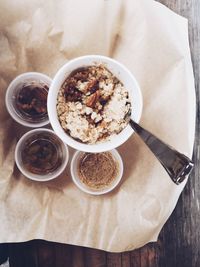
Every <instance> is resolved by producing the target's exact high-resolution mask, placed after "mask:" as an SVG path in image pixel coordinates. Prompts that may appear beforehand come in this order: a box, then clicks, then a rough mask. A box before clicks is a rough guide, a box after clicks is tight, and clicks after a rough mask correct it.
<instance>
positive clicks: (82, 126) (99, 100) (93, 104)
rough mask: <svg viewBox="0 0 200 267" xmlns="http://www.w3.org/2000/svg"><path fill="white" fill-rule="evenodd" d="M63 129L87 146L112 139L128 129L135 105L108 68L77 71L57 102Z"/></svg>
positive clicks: (61, 90) (65, 83) (69, 79)
mask: <svg viewBox="0 0 200 267" xmlns="http://www.w3.org/2000/svg"><path fill="white" fill-rule="evenodd" d="M57 113H58V118H59V121H60V124H61V126H62V128H63V129H64V130H65V131H66V132H67V133H68V134H69V135H70V136H71V137H73V138H75V139H76V140H78V141H81V142H83V143H88V144H95V143H99V142H103V141H107V140H109V139H110V138H111V137H112V136H114V135H116V134H118V133H120V132H121V131H122V130H123V129H124V128H125V127H126V126H127V119H126V118H127V116H130V114H131V104H130V99H129V94H128V91H127V89H126V88H125V87H124V86H123V84H122V83H121V82H120V81H119V80H118V79H117V78H116V77H115V76H114V75H113V74H112V73H111V72H110V71H109V70H108V69H107V68H106V67H105V66H104V65H97V66H89V67H83V68H79V69H76V70H75V71H73V72H72V73H71V74H70V75H69V76H68V77H67V79H66V80H65V82H64V83H63V85H62V87H61V89H60V91H59V93H58V100H57Z"/></svg>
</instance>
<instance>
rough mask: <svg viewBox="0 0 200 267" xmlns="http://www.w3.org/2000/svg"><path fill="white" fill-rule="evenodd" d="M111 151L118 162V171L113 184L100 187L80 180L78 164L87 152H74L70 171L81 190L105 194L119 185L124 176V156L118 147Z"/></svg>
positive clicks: (92, 193)
mask: <svg viewBox="0 0 200 267" xmlns="http://www.w3.org/2000/svg"><path fill="white" fill-rule="evenodd" d="M109 152H110V153H111V154H112V157H113V158H114V160H115V161H116V162H117V163H118V173H117V176H116V177H115V179H114V181H113V182H112V183H111V184H109V185H108V186H106V187H104V188H100V189H94V188H90V187H88V186H87V185H85V184H84V183H83V182H82V181H81V180H80V178H79V174H78V164H79V162H80V159H81V157H82V156H83V154H85V152H82V151H76V152H75V153H74V155H73V157H72V161H71V168H70V171H71V177H72V180H73V182H74V183H75V185H76V186H77V187H78V188H79V189H80V190H82V191H83V192H85V193H88V194H91V195H103V194H106V193H109V192H110V191H112V190H113V189H114V188H116V187H117V185H118V184H119V183H120V181H121V179H122V176H123V169H124V168H123V161H122V158H121V156H120V154H119V152H118V151H117V150H116V149H113V150H110V151H109Z"/></svg>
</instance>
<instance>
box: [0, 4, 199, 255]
mask: <svg viewBox="0 0 200 267" xmlns="http://www.w3.org/2000/svg"><path fill="white" fill-rule="evenodd" d="M0 17H1V24H0V105H1V109H0V122H1V125H0V137H1V138H0V218H1V219H0V233H1V234H0V242H21V241H27V240H30V239H46V240H50V241H56V242H61V243H68V244H75V245H81V246H86V247H93V248H98V249H103V250H106V251H113V252H119V251H127V250H132V249H134V248H138V247H140V246H143V245H144V244H145V243H148V242H150V241H156V240H157V236H158V234H159V232H160V230H161V228H162V227H163V225H164V223H165V222H166V220H167V219H168V217H169V216H170V214H171V212H172V211H173V209H174V207H175V205H176V202H177V200H178V197H179V195H180V193H181V191H182V189H183V188H184V185H185V183H184V184H182V185H179V186H177V185H175V184H173V182H172V181H171V180H170V179H169V177H168V175H167V173H166V172H165V170H164V169H163V167H162V166H161V165H160V164H159V163H158V161H157V160H156V159H155V157H154V156H153V155H152V154H151V152H150V151H149V150H148V148H147V147H146V146H145V145H144V144H143V143H142V141H140V139H139V138H138V137H137V136H136V134H133V136H132V137H131V138H130V139H129V140H128V141H127V142H126V143H125V144H124V145H122V146H121V147H120V148H119V152H120V154H121V155H122V158H123V161H124V169H125V171H124V176H123V180H122V182H121V184H120V186H119V187H118V188H117V189H116V190H114V191H113V192H112V193H110V194H107V195H104V196H90V195H87V194H85V193H83V192H81V191H80V190H79V189H78V188H77V187H76V186H75V185H74V184H73V182H72V180H71V178H70V174H69V166H70V163H69V164H68V168H67V170H66V171H65V172H64V174H63V175H62V176H61V177H59V178H57V179H55V180H53V181H50V182H45V183H39V182H34V181H30V180H28V179H27V178H25V177H23V175H21V174H20V172H19V171H18V169H17V168H16V166H15V162H14V150H15V145H16V142H17V140H18V139H19V138H20V136H21V135H22V134H23V133H24V132H26V131H28V130H29V129H28V128H23V127H21V126H20V125H18V124H17V123H15V122H14V121H13V120H12V119H11V117H10V116H9V114H8V112H7V111H6V108H5V102H4V98H5V92H6V89H7V86H8V84H9V83H10V82H11V80H12V79H14V78H15V77H16V76H17V75H18V74H20V73H23V72H27V71H38V72H42V73H45V74H47V75H50V76H51V77H53V76H54V75H55V73H56V71H57V70H58V69H59V68H60V67H61V66H62V65H63V64H64V63H66V62H67V61H68V60H70V59H72V58H74V57H77V56H81V55H87V54H101V55H106V56H110V57H113V58H115V59H117V60H119V61H120V62H122V63H123V64H125V65H126V66H127V67H128V68H129V69H130V70H131V72H132V73H133V74H134V75H135V77H136V79H137V80H138V82H139V84H140V87H141V90H142V93H143V100H144V108H143V114H142V119H141V124H142V125H143V126H144V127H145V128H147V129H149V130H150V131H152V132H153V133H155V134H156V135H157V136H159V137H160V138H161V139H163V140H164V141H165V142H166V143H169V144H170V145H172V146H174V147H175V148H176V149H177V150H179V151H181V152H183V153H186V154H187V155H188V156H191V155H192V150H193V141H194V128H195V90H194V80H193V71H192V64H191V58H190V49H189V42H188V28H187V20H186V19H185V18H182V17H180V16H178V15H176V14H175V13H173V12H172V11H170V10H169V9H167V8H166V7H164V6H162V5H161V4H159V3H157V2H155V1H153V0H140V1H138V0H126V1H123V0H121V1H120V0H117V1H116V0H107V1H106V0H84V1H82V0H75V1H74V0H73V1H71V0H65V1H61V0H60V1H55V0H51V1H45V0H32V1H24V0H16V1H12V0H2V1H1V2H0ZM72 153H73V150H71V154H72Z"/></svg>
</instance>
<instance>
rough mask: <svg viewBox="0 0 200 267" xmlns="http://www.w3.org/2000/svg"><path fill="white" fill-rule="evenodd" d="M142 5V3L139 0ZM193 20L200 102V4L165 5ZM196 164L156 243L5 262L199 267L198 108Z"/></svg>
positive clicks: (11, 251) (170, 0)
mask: <svg viewBox="0 0 200 267" xmlns="http://www.w3.org/2000/svg"><path fill="white" fill-rule="evenodd" d="M138 1H139V0H138ZM160 2H161V3H163V4H165V5H167V6H168V7H169V8H171V9H172V10H174V11H175V12H177V13H179V14H181V15H183V16H185V17H187V18H188V19H189V31H190V45H191V52H192V60H193V66H194V72H195V78H196V93H197V103H199V102H200V95H199V91H200V90H199V85H200V0H160ZM197 112H198V113H197V114H198V116H197V126H196V141H195V149H194V160H195V162H196V168H195V170H194V171H193V173H192V175H191V177H190V179H189V182H188V183H187V185H186V188H185V189H184V192H183V193H182V195H181V197H180V199H179V202H178V205H177V206H176V209H175V210H174V212H173V214H172V216H171V217H170V219H169V220H168V222H167V223H166V225H165V226H164V228H163V230H162V232H161V233H160V236H159V240H158V242H157V243H152V244H148V245H146V246H144V247H143V248H141V249H137V250H134V251H131V252H126V253H117V254H115V253H106V252H104V251H99V250H95V249H89V248H82V247H77V246H71V245H61V244H57V243H50V242H46V241H40V240H34V241H31V242H27V243H20V244H9V245H8V244H2V245H0V263H1V261H3V258H6V257H7V256H8V255H9V258H10V266H11V267H104V266H105V267H147V266H148V267H199V266H200V210H199V206H200V204H199V201H200V164H199V161H198V160H199V152H200V124H199V123H200V112H199V106H198V108H197Z"/></svg>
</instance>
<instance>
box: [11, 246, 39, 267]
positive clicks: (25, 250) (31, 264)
mask: <svg viewBox="0 0 200 267" xmlns="http://www.w3.org/2000/svg"><path fill="white" fill-rule="evenodd" d="M9 263H10V267H38V256H37V248H36V241H31V242H25V243H15V244H12V245H9Z"/></svg>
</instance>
